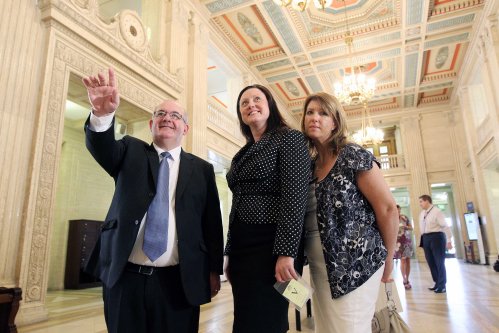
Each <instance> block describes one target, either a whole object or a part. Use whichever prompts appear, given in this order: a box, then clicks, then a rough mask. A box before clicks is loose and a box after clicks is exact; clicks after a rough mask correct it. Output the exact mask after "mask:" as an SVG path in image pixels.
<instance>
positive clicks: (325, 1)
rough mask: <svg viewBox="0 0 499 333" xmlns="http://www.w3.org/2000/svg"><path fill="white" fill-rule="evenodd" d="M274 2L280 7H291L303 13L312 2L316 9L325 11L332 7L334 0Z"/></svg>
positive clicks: (285, 0) (276, 0)
mask: <svg viewBox="0 0 499 333" xmlns="http://www.w3.org/2000/svg"><path fill="white" fill-rule="evenodd" d="M274 2H275V3H276V4H277V5H279V6H282V7H288V6H291V8H293V9H294V10H299V11H301V12H303V11H304V10H305V9H307V7H308V6H309V4H310V3H311V2H313V3H314V5H315V7H316V8H318V9H322V10H325V9H326V8H327V7H329V6H331V4H332V3H333V0H274Z"/></svg>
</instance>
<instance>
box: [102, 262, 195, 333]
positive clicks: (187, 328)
mask: <svg viewBox="0 0 499 333" xmlns="http://www.w3.org/2000/svg"><path fill="white" fill-rule="evenodd" d="M127 267H128V268H125V271H124V272H123V275H122V276H121V278H120V279H119V280H118V282H117V283H116V285H115V286H113V287H112V288H106V287H105V286H104V287H103V298H104V315H105V318H106V325H107V328H108V332H109V333H197V332H198V327H199V306H192V305H190V304H189V303H188V302H187V299H186V297H185V294H184V290H183V287H182V283H181V279H180V270H179V266H172V267H164V268H160V269H158V270H156V271H154V272H152V274H151V275H146V274H143V273H139V272H138V271H137V269H136V268H137V267H136V266H135V267H132V266H131V265H130V266H127Z"/></svg>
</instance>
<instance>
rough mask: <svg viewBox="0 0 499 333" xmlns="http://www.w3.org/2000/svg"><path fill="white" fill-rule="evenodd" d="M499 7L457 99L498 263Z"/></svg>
mask: <svg viewBox="0 0 499 333" xmlns="http://www.w3.org/2000/svg"><path fill="white" fill-rule="evenodd" d="M498 13H499V3H498V2H497V1H489V2H487V3H486V4H485V7H484V12H483V20H481V21H480V24H479V25H478V26H477V29H476V32H475V35H474V36H473V39H472V41H471V43H470V49H471V52H469V53H468V55H467V57H466V58H465V60H464V64H463V69H462V72H461V76H460V82H459V86H458V89H456V91H457V93H456V94H455V98H454V100H453V105H454V107H455V108H456V110H459V111H460V112H461V115H462V118H463V120H464V134H465V138H466V148H467V155H466V157H467V161H466V165H467V168H468V172H467V173H466V174H467V175H468V177H465V178H464V179H465V180H466V179H469V178H471V182H467V184H466V187H467V188H468V189H469V188H470V187H472V188H473V191H472V192H474V194H475V195H474V196H472V197H470V196H468V195H467V197H466V201H468V200H469V201H473V202H474V203H475V208H476V210H477V211H478V213H479V214H480V215H481V216H485V217H486V222H487V223H486V225H485V226H484V228H483V231H484V237H485V238H486V240H487V245H488V250H489V253H488V260H489V262H490V263H494V262H495V260H497V255H498V252H499V251H498V247H499V215H498V211H497V209H496V208H495V207H496V206H497V202H496V200H495V195H494V193H496V192H497V191H499V185H498V183H497V178H498V177H497V174H498V173H499V169H497V166H498V165H499V131H498V128H499V79H498V77H497V75H495V73H497V71H498V70H499V25H498V17H499V16H498Z"/></svg>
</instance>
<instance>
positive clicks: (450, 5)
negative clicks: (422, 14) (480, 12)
mask: <svg viewBox="0 0 499 333" xmlns="http://www.w3.org/2000/svg"><path fill="white" fill-rule="evenodd" d="M483 2H484V0H455V1H449V2H445V3H443V4H442V5H440V6H437V7H436V8H433V9H432V10H431V16H435V15H441V14H445V13H450V12H453V11H456V10H463V9H466V8H470V7H474V6H481V5H482V4H483Z"/></svg>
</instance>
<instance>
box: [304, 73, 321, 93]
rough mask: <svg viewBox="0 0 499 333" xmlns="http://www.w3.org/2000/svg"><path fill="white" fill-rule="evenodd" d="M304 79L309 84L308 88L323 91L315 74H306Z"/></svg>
mask: <svg viewBox="0 0 499 333" xmlns="http://www.w3.org/2000/svg"><path fill="white" fill-rule="evenodd" d="M305 80H307V83H308V85H309V86H310V88H311V89H312V91H313V92H314V93H317V92H320V91H323V89H322V85H321V83H320V82H319V80H318V79H317V76H315V75H312V76H306V77H305Z"/></svg>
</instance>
